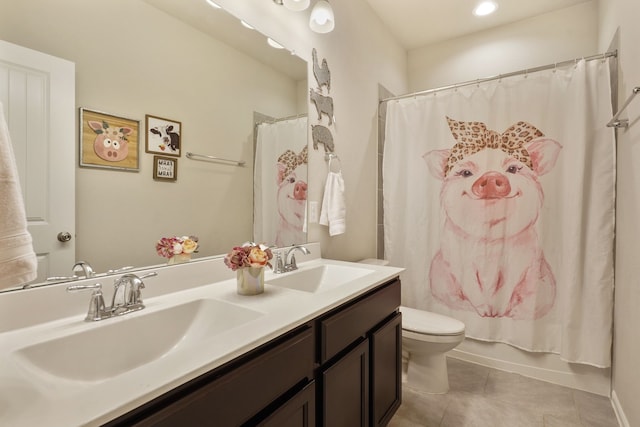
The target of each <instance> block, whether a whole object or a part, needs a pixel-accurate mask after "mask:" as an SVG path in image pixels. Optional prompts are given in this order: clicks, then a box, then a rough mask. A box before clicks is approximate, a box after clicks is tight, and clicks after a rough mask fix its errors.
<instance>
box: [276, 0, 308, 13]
mask: <svg viewBox="0 0 640 427" xmlns="http://www.w3.org/2000/svg"><path fill="white" fill-rule="evenodd" d="M281 1H282V4H283V5H284V7H286V8H287V9H289V10H293V11H295V12H300V11H301V10H305V9H307V8H308V7H309V3H311V0H281Z"/></svg>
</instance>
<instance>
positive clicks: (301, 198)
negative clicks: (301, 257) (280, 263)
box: [276, 146, 308, 246]
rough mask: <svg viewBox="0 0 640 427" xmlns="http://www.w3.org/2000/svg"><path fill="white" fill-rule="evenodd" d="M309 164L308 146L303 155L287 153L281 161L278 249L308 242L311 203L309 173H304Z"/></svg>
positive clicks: (279, 161)
mask: <svg viewBox="0 0 640 427" xmlns="http://www.w3.org/2000/svg"><path fill="white" fill-rule="evenodd" d="M307 163H308V150H307V147H306V146H305V147H304V148H303V149H302V151H301V152H300V153H299V154H296V153H295V152H293V151H292V150H286V151H285V152H284V153H282V154H281V155H280V157H278V163H277V165H276V167H277V169H278V174H277V185H278V194H277V204H278V218H279V220H278V221H279V222H278V228H277V232H276V245H278V246H287V245H291V244H296V243H301V242H304V241H306V240H305V236H304V230H303V227H304V222H305V219H306V218H305V214H306V203H307V183H306V181H305V180H304V179H305V177H306V176H307V173H306V170H305V171H304V172H301V171H300V168H301V167H303V166H304V167H305V168H306V165H307Z"/></svg>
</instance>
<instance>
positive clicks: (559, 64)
mask: <svg viewBox="0 0 640 427" xmlns="http://www.w3.org/2000/svg"><path fill="white" fill-rule="evenodd" d="M611 56H616V57H617V56H618V51H617V50H614V51H612V52H605V53H601V54H598V55H592V56H586V57H583V58H576V59H570V60H568V61H562V62H556V63H554V64H549V65H542V66H539V67H534V68H526V69H524V70H519V71H513V72H511V73H507V74H498V75H497V76H491V77H484V78H481V79H476V80H469V81H466V82H462V83H457V84H453V85H448V86H442V87H438V88H435V89H427V90H421V91H418V92H413V93H407V94H405V95H398V96H392V97H390V98H385V99H383V100H382V101H380V103H381V104H382V103H383V102H387V101H395V100H397V99H404V98H412V97H415V96H421V95H430V94H432V93H436V92H440V91H443V90H447V89H455V88H459V87H463V86H469V85H473V84H480V83H485V82H490V81H493V80H500V79H503V78H506V77H513V76H519V75H521V74H529V73H535V72H538V71H544V70H550V69H552V68H557V67H564V66H565V65H571V64H575V63H577V62H578V61H580V60H583V59H584V60H585V61H592V60H594V59H605V58H609V57H611Z"/></svg>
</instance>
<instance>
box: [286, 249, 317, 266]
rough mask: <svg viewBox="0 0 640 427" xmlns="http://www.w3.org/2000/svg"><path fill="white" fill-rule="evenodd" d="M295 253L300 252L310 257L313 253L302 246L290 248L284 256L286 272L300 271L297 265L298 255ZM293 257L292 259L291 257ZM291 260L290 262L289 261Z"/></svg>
mask: <svg viewBox="0 0 640 427" xmlns="http://www.w3.org/2000/svg"><path fill="white" fill-rule="evenodd" d="M295 251H300V252H302V253H303V254H305V255H309V254H310V253H311V252H310V251H309V249H307V248H306V247H304V246H302V245H295V246H292V247H291V248H289V250H287V252H286V253H285V254H284V267H283V269H284V271H293V270H297V269H298V264H297V263H296V254H295V253H293V252H295ZM289 255H291V257H289ZM287 260H289V261H287Z"/></svg>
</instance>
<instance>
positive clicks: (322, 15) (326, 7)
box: [309, 0, 336, 34]
mask: <svg viewBox="0 0 640 427" xmlns="http://www.w3.org/2000/svg"><path fill="white" fill-rule="evenodd" d="M335 26H336V21H335V17H334V15H333V9H332V8H331V5H330V4H329V2H328V1H326V0H318V2H317V3H316V4H315V6H313V10H312V11H311V17H310V18H309V27H311V29H312V30H313V31H315V32H316V33H321V34H324V33H329V32H331V31H333V28H334V27H335Z"/></svg>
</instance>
